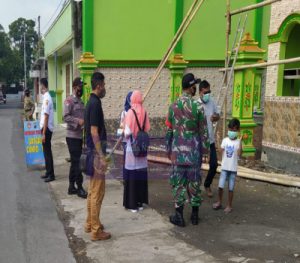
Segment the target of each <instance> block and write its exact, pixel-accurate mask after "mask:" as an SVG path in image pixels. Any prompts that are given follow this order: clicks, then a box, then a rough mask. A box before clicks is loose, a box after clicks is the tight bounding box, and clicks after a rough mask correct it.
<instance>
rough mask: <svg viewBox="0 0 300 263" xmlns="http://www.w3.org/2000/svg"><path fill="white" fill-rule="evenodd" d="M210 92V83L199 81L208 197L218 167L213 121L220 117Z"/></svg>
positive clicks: (205, 184)
mask: <svg viewBox="0 0 300 263" xmlns="http://www.w3.org/2000/svg"><path fill="white" fill-rule="evenodd" d="M210 94H211V90H210V84H209V83H208V82H207V81H206V80H203V81H201V83H200V84H199V96H200V98H199V100H198V101H199V103H200V104H201V105H202V106H203V108H204V112H205V116H206V121H207V128H208V135H209V141H210V155H209V170H208V173H207V176H206V179H205V182H204V187H205V190H206V193H207V196H208V197H212V191H211V188H210V186H211V184H212V181H213V179H214V177H215V175H216V172H217V167H218V157H217V152H216V146H215V134H214V127H213V122H217V121H218V120H219V119H220V112H219V110H218V108H217V106H216V104H215V102H214V100H213V99H212V98H211V96H210Z"/></svg>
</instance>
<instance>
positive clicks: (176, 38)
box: [143, 0, 204, 101]
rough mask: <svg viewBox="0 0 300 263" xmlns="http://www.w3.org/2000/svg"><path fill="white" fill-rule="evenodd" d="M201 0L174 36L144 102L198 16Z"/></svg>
mask: <svg viewBox="0 0 300 263" xmlns="http://www.w3.org/2000/svg"><path fill="white" fill-rule="evenodd" d="M198 1H199V0H195V1H194V3H193V5H192V6H191V8H190V10H189V12H188V14H187V15H186V17H185V19H184V20H183V21H182V23H181V25H180V27H179V29H178V31H177V33H176V35H175V36H174V39H173V41H172V42H171V45H170V47H169V48H168V51H167V53H166V54H165V56H164V58H163V59H162V60H161V63H160V65H159V66H158V68H157V70H156V72H155V74H154V76H153V77H152V79H151V81H150V83H149V86H148V89H147V90H146V92H145V94H144V99H143V101H144V100H145V99H146V97H147V96H148V94H149V92H150V90H151V89H152V87H153V85H154V83H155V81H156V80H157V78H158V76H159V75H160V73H161V71H162V70H163V68H164V66H165V64H166V63H167V61H168V59H169V56H170V55H171V53H172V52H173V50H174V48H175V47H176V45H177V43H178V42H179V40H180V38H181V37H182V35H183V34H184V33H185V31H186V30H187V29H188V27H189V25H190V24H191V22H192V21H193V19H194V17H195V15H196V14H197V12H198V10H199V9H200V7H201V6H202V4H203V2H204V0H201V1H200V2H198Z"/></svg>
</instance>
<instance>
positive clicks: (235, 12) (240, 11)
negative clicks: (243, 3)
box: [226, 0, 281, 16]
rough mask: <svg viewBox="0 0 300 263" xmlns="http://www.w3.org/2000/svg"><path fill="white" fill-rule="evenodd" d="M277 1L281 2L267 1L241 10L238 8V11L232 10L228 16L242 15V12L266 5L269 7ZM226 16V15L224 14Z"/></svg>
mask: <svg viewBox="0 0 300 263" xmlns="http://www.w3.org/2000/svg"><path fill="white" fill-rule="evenodd" d="M279 1H281V0H267V1H264V2H261V3H259V4H254V5H249V6H247V7H243V8H240V9H237V10H234V11H232V12H230V15H231V16H234V15H237V14H240V13H243V12H247V11H250V10H254V9H256V8H259V7H263V6H266V5H270V4H273V3H275V2H279ZM226 16H227V14H226Z"/></svg>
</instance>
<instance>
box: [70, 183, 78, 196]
mask: <svg viewBox="0 0 300 263" xmlns="http://www.w3.org/2000/svg"><path fill="white" fill-rule="evenodd" d="M77 191H78V189H77V188H76V187H75V185H74V184H70V185H69V189H68V195H77Z"/></svg>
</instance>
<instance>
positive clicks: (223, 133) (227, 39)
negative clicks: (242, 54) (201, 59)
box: [222, 0, 231, 138]
mask: <svg viewBox="0 0 300 263" xmlns="http://www.w3.org/2000/svg"><path fill="white" fill-rule="evenodd" d="M226 21H227V23H226V26H227V29H226V54H225V68H228V65H229V62H230V59H229V37H230V34H231V16H230V0H227V2H226ZM224 83H226V84H225V85H226V86H227V87H228V86H229V83H228V72H227V71H226V72H225V80H224ZM226 119H227V95H226V96H225V99H224V105H223V121H222V124H223V129H222V138H225V134H226Z"/></svg>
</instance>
